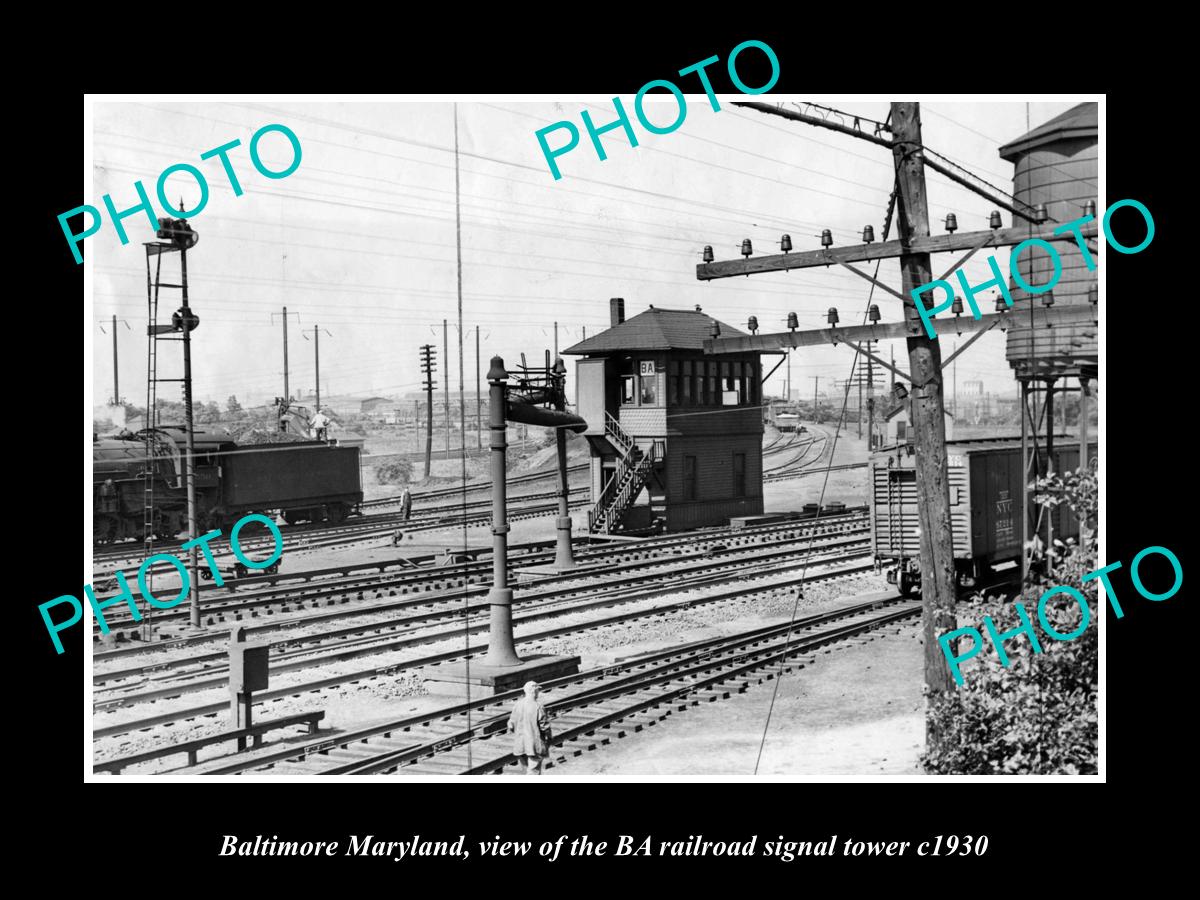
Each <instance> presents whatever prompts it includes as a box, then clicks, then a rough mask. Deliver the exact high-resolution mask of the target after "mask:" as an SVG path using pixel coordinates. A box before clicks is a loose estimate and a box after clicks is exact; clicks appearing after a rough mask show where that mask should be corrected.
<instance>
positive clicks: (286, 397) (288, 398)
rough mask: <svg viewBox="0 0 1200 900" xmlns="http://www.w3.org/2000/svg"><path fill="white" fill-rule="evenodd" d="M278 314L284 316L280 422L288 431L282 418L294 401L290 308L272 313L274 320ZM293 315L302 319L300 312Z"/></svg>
mask: <svg viewBox="0 0 1200 900" xmlns="http://www.w3.org/2000/svg"><path fill="white" fill-rule="evenodd" d="M276 315H279V316H282V317H283V403H282V404H281V405H280V407H279V410H280V414H281V418H280V422H279V424H280V429H281V430H282V431H286V430H287V422H285V421H284V420H283V419H282V412H283V410H284V409H286V408H287V406H288V404H289V403H291V402H292V394H291V389H290V388H289V386H288V337H287V323H288V310H287V307H286V306H285V307H284V308H283V312H282V313H271V321H272V322H273V321H275V316H276ZM292 315H293V316H295V317H296V319H297V321H299V319H300V314H299V313H292Z"/></svg>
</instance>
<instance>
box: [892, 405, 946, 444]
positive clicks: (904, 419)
mask: <svg viewBox="0 0 1200 900" xmlns="http://www.w3.org/2000/svg"><path fill="white" fill-rule="evenodd" d="M943 414H944V415H945V417H946V440H948V441H952V440H954V416H952V415H950V413H949V412H948V411H946V410H943ZM909 443H912V417H911V414H910V412H909V405H908V403H899V404H897V405H896V406H895V407H893V409H892V410H891V411H890V412H888V413H887V414H886V415H885V416H884V435H883V444H882V446H884V447H894V446H896V445H897V444H909Z"/></svg>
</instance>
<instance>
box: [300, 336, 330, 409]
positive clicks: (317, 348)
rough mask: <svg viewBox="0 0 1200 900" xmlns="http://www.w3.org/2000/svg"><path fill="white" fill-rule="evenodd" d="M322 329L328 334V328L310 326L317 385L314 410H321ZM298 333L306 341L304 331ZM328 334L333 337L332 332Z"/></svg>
mask: <svg viewBox="0 0 1200 900" xmlns="http://www.w3.org/2000/svg"><path fill="white" fill-rule="evenodd" d="M306 330H307V329H306ZM322 331H324V332H325V333H326V334H329V329H327V328H326V329H322V328H321V326H320V325H314V326H313V327H312V333H313V337H312V339H313V353H314V354H315V362H316V367H317V387H316V395H317V409H316V411H317V412H320V411H321V332H322ZM300 335H301V336H302V337H303V338H304V339H305V340H306V341H307V340H308V335H307V334H305V333H304V331H301V332H300ZM329 336H330V337H333V335H332V334H329Z"/></svg>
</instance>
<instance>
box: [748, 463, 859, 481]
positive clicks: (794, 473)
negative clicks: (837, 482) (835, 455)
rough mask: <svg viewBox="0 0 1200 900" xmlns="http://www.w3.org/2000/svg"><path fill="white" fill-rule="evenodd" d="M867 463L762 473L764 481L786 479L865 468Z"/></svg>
mask: <svg viewBox="0 0 1200 900" xmlns="http://www.w3.org/2000/svg"><path fill="white" fill-rule="evenodd" d="M866 467H867V463H865V462H861V463H846V464H845V465H842V466H814V467H812V468H800V469H793V470H789V471H787V472H779V473H776V474H771V475H764V476H763V480H764V481H786V480H788V479H789V478H803V477H805V476H807V475H820V474H821V473H822V472H825V471H829V472H840V471H845V470H848V469H865V468H866Z"/></svg>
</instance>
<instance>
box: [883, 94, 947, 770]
mask: <svg viewBox="0 0 1200 900" xmlns="http://www.w3.org/2000/svg"><path fill="white" fill-rule="evenodd" d="M920 112H921V108H920V104H918V103H909V102H901V103H893V104H892V134H893V137H894V140H893V147H892V155H893V158H894V159H895V163H896V186H897V201H898V203H897V210H896V212H897V216H896V219H897V225H898V226H899V232H900V242H901V244H902V246H904V247H907V246H909V245H910V243H911V242H912V241H913V239H914V238H916V239H919V238H928V237H929V206H928V202H927V200H926V196H925V163H924V158H923V157H924V153H923V151H922V149H921V118H920ZM900 271H901V276H902V279H903V284H902V287H901V293H903V294H904V318H905V320H906V322H907V324H908V326H909V337H908V339H907V340H908V360H909V372H910V373H911V377H912V384H913V390H912V396H911V404H912V405H911V410H912V426H913V443H914V444H915V448H916V455H915V458H914V463H915V466H916V472H917V499H918V503H917V508H918V510H919V513H920V523H921V600H922V606H923V608H924V615H923V625H924V643H925V685H926V687H927V688H928V690H929V694H930V696H931V699H932V697H933V696H935V695H938V694H944V693H948V692H952V691H953V690H954V683H953V681H952V680H951V676H950V668H949V666H947V665H946V661H945V659H944V658H943V655H942V649H941V646H940V645H939V644H938V635H940V634H944V633H945V632H947V631H952V630H953V629H954V628H956V627H957V624H958V623H957V622H956V620H955V616H954V602H955V578H954V534H953V532H952V531H951V527H950V483H949V479H948V477H947V470H946V420H945V411H944V407H943V397H942V394H943V390H944V385H943V383H942V373H941V367H942V351H941V344H940V343H939V342H938V341H937V340H935V339H930V338H929V337H928V335H927V334H926V331H925V328H924V326H923V324H922V322H921V319H920V316H919V315H918V313H917V306H916V303H915V302H914V301H913V299H912V294H911V293H910V291H911V290H912V289H914V288H917V287H920V286H921V285H923V284H928V283H929V282H930V281H932V280H933V270H932V268H931V267H930V262H929V254H928V253H911V252H907V253H903V252H902V254H901V256H900ZM922 300H924V298H922ZM938 737H939V734H938V732H937V731H936V729H934V728H933V726H932V723H931V721H930V720H929V719H928V718H927V719H926V741H927V743H928V744H929V745H930V746H932V745H935V744H936V743H937V740H938Z"/></svg>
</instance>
